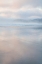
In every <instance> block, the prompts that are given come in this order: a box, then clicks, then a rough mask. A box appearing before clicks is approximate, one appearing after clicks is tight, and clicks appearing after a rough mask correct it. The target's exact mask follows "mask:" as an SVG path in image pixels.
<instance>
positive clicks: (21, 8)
mask: <svg viewBox="0 0 42 64" xmlns="http://www.w3.org/2000/svg"><path fill="white" fill-rule="evenodd" d="M0 16H2V17H10V18H15V19H24V18H25V19H28V18H42V0H21V1H20V0H0Z"/></svg>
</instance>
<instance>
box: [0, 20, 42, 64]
mask: <svg viewBox="0 0 42 64" xmlns="http://www.w3.org/2000/svg"><path fill="white" fill-rule="evenodd" d="M0 64H42V22H39V21H27V22H26V21H25V22H24V21H23V22H22V21H0Z"/></svg>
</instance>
